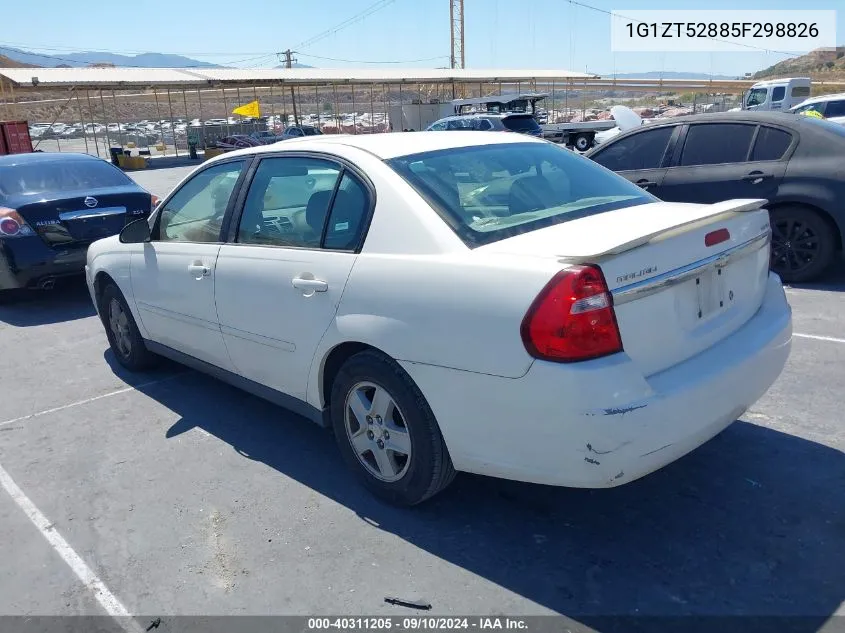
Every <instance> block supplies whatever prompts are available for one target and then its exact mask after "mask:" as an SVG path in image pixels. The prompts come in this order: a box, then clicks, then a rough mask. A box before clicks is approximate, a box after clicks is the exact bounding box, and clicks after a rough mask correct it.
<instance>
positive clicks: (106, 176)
mask: <svg viewBox="0 0 845 633" xmlns="http://www.w3.org/2000/svg"><path fill="white" fill-rule="evenodd" d="M129 184H132V180H130V179H129V177H128V176H127V175H126V174H124V173H123V172H122V171H120V170H119V169H117V168H116V167H114V166H113V165H111V164H110V163H107V162H105V161H100V160H57V161H43V162H42V161H38V162H35V163H32V164H29V165H15V166H13V167H3V168H2V169H0V196H16V195H25V194H30V193H51V192H57V191H80V190H89V189H98V188H100V187H123V186H125V185H129Z"/></svg>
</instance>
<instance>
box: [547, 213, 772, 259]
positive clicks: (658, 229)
mask: <svg viewBox="0 0 845 633" xmlns="http://www.w3.org/2000/svg"><path fill="white" fill-rule="evenodd" d="M767 202H768V200H765V199H737V200H725V201H724V202H717V203H715V204H709V205H702V206H701V208H700V209H698V210H697V211H696V212H695V213H691V214H685V217H684V220H683V221H681V222H669V223H667V222H665V221H657V222H652V223H651V224H652V226H649V218H648V216H647V215H645V214H644V217H643V218H642V226H643V228H644V232H643V233H642V234H641V235H638V236H637V237H635V238H633V239H631V240H628V241H625V242H618V241H617V239H614V237H616V238H618V236H614V235H613V234H612V233H610V232H608V234H607V236H606V237H607V240H606V241H605V243H602V242H601V241H599V242H598V243H596V242H593V243H592V244H590V249H589V252H586V251H585V252H581V253H567V254H566V255H563V254H561V255H560V257H561V259H562V260H563V261H565V262H573V263H574V262H583V261H587V260H589V261H592V262H597V261H599V260H601V259H602V258H605V257H610V256H613V255H619V254H620V253H624V252H626V251H630V250H632V249H634V248H637V247H638V246H642V245H643V244H647V243H648V242H651V241H653V240H655V239H657V238H666V237H670V236H672V235H677V234H679V233H684V232H686V231H688V230H689V229H691V228H693V226H699V225H701V224H709V223H711V222H713V221H714V219H715V218H717V217H719V216H725V215H732V214H735V213H746V212H749V211H756V210H758V209H761V208H762V207H763V206H764V205H765V204H766V203H767Z"/></svg>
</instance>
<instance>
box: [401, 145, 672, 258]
mask: <svg viewBox="0 0 845 633" xmlns="http://www.w3.org/2000/svg"><path fill="white" fill-rule="evenodd" d="M386 162H387V164H388V165H390V166H391V167H392V168H393V169H394V170H395V171H396V172H398V173H399V175H401V176H402V177H403V178H404V179H405V180H407V181H408V182H409V183H410V184H411V186H413V187H414V188H415V189H416V190H417V191H418V192H419V193H420V195H422V196H423V197H424V198H426V200H428V201H429V203H430V204H431V205H432V206H433V207H434V209H435V210H436V211H437V212H438V213H439V214H440V216H441V217H442V218H443V220H444V221H445V222H446V223H447V224H449V226H450V227H452V229H453V230H454V231H455V232H456V233H457V234H458V235H459V236H460V237H461V239H462V240H463V241H464V243H465V244H467V245H468V246H470V247H473V246H480V245H482V244H489V243H491V242H496V241H498V240H501V239H505V238H507V237H512V236H514V235H519V234H521V233H526V232H528V231H533V230H535V229H540V228H544V227H548V226H551V225H553V224H558V223H560V222H566V221H568V220H573V219H577V218H582V217H585V216H588V215H595V214H598V213H604V212H606V211H612V210H614V209H621V208H623V207H629V206H633V205H638V204H646V203H649V202H654V201H656V200H657V199H656V198H654V197H653V196H652V195H651V194H649V193H646V192H645V191H644V190H643V189H641V188H640V187H637V186H636V185H634V184H632V183H630V182H628V181H627V180H625V179H624V178H622V177H621V176H617V175H616V174H614V173H612V172H610V171H608V170H606V169H604V168H602V167H600V166H599V165H597V164H596V163H594V162H593V161H591V160H589V159H587V158H583V157H581V156H578V155H577V154H575V153H573V152H570V151H568V150H566V149H563V148H560V147H558V146H557V145H552V144H551V143H503V144H496V145H482V146H472V147H459V148H452V149H447V150H438V151H435V152H426V153H422V154H413V155H410V156H401V157H398V158H394V159H391V160H388V161H386Z"/></svg>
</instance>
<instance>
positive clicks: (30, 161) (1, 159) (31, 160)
mask: <svg viewBox="0 0 845 633" xmlns="http://www.w3.org/2000/svg"><path fill="white" fill-rule="evenodd" d="M95 160H100V161H101V160H103V159H102V158H97V157H96V156H91V155H90V154H81V153H75V152H30V153H26V154H7V155H6V156H0V167H12V166H14V165H37V164H39V163H64V162H67V163H72V162H83V161H95Z"/></svg>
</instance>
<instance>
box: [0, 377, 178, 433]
mask: <svg viewBox="0 0 845 633" xmlns="http://www.w3.org/2000/svg"><path fill="white" fill-rule="evenodd" d="M186 373H188V372H184V371H183V372H179V373H178V374H173V375H172V376H168V377H167V378H160V379H159V380H151V381H150V382H144V383H141V384H140V385H136V386H134V387H124V388H123V389H116V390H114V391H109V392H108V393H103V394H100V395H99V396H94V397H93V398H85V400H77V401H76V402H71V403H70V404H63V405H62V406H60V407H53V408H52V409H45V410H44V411H38V412H36V413H30V414H29V415H22V416H21V417H19V418H14V419H12V420H6V421H4V422H0V426H6V425H8V424H14V423H15V422H23V421H24V420H31V419H32V418H38V417H41V416H42V415H47V414H48V413H55V412H56V411H64V410H65V409H70V408H71V407H78V406H79V405H81V404H88V403H89V402H95V401H96V400H102V399H103V398H111V397H112V396H117V395H119V394H121V393H126V392H127V391H134V390H136V389H141V388H142V387H149V386H151V385H157V384H158V383H160V382H167V381H168V380H173V379H174V378H178V377H179V376H184V375H185V374H186Z"/></svg>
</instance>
